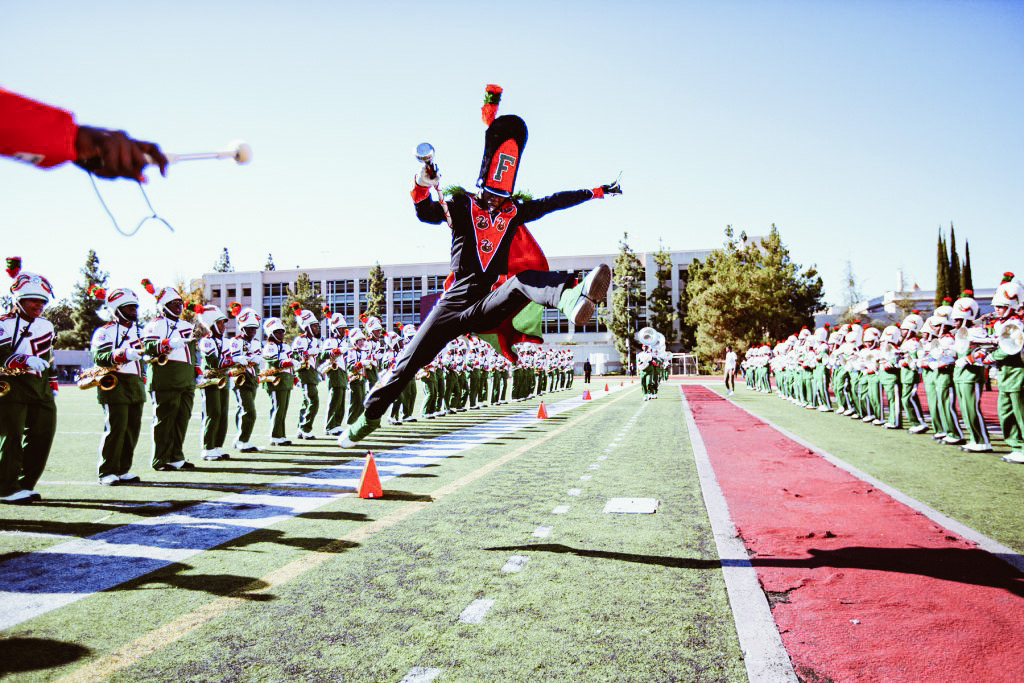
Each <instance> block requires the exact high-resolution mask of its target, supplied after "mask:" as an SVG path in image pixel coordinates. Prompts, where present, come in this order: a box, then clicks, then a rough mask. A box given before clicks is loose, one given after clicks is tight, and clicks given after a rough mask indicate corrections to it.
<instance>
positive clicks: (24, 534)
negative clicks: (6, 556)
mask: <svg viewBox="0 0 1024 683" xmlns="http://www.w3.org/2000/svg"><path fill="white" fill-rule="evenodd" d="M0 536H20V537H22V538H75V536H72V535H71V534H44V533H42V532H41V531H17V530H15V531H0ZM0 602H2V601H0Z"/></svg>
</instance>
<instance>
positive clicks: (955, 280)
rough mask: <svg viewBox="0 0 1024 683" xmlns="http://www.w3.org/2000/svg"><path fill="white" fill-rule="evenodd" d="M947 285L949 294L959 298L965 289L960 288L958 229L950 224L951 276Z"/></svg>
mask: <svg viewBox="0 0 1024 683" xmlns="http://www.w3.org/2000/svg"><path fill="white" fill-rule="evenodd" d="M946 286H947V288H948V294H949V296H951V297H953V298H954V299H957V298H959V297H960V293H961V292H962V291H963V290H962V289H961V288H960V256H959V255H958V254H957V253H956V230H955V229H954V228H953V224H952V223H950V224H949V276H948V277H947V283H946Z"/></svg>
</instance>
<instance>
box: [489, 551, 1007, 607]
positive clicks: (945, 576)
mask: <svg viewBox="0 0 1024 683" xmlns="http://www.w3.org/2000/svg"><path fill="white" fill-rule="evenodd" d="M485 550H496V551H502V552H509V551H531V550H532V551H538V552H549V553H559V554H570V555H576V556H578V557H592V558H595V559H600V560H617V561H620V562H636V563H639V564H651V565H661V566H663V567H675V568H679V569H720V568H721V567H722V564H723V563H722V561H721V560H701V559H696V558H688V557H665V556H660V555H636V554H632V553H616V552H609V551H606V550H587V549H585V548H572V547H570V546H567V545H562V544H559V543H537V544H531V543H527V544H523V545H509V546H501V547H495V548H485ZM808 552H809V553H810V555H811V557H809V558H800V559H788V558H785V559H784V558H770V557H752V558H750V560H749V562H750V564H751V566H753V567H777V568H793V569H817V568H820V567H834V568H836V569H870V570H875V571H882V572H895V573H899V574H917V575H920V576H929V577H932V578H935V579H940V580H942V581H953V582H955V583H966V584H972V585H976V586H989V587H992V588H999V589H1002V590H1005V591H1008V592H1010V593H1013V594H1014V595H1017V596H1021V597H1024V574H1022V573H1021V572H1019V571H1017V570H1016V569H1015V568H1013V567H1012V566H1010V565H1009V564H1007V563H1005V562H1004V561H1002V560H1000V559H999V558H997V557H996V556H994V555H992V554H991V553H988V552H986V551H984V550H979V549H964V548H867V547H859V546H851V547H848V548H837V549H836V550H818V549H816V548H811V549H810V550H808Z"/></svg>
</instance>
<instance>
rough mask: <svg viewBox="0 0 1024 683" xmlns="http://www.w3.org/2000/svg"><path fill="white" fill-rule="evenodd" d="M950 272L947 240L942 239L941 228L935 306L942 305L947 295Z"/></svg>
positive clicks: (936, 267)
mask: <svg viewBox="0 0 1024 683" xmlns="http://www.w3.org/2000/svg"><path fill="white" fill-rule="evenodd" d="M948 274H949V258H948V257H947V255H946V242H945V240H943V239H942V228H939V243H938V262H937V263H936V265H935V308H938V307H939V306H941V305H942V299H943V298H944V297H945V296H946V292H947V290H948V284H947V281H946V277H947V275H948Z"/></svg>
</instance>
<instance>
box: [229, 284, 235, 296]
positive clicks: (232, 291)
mask: <svg viewBox="0 0 1024 683" xmlns="http://www.w3.org/2000/svg"><path fill="white" fill-rule="evenodd" d="M228 298H229V299H234V298H235V288H234V287H228Z"/></svg>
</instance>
